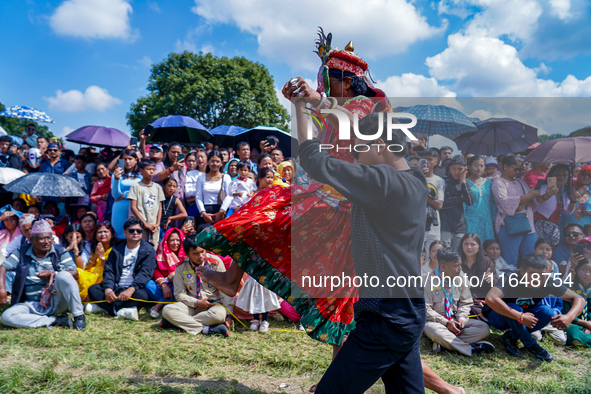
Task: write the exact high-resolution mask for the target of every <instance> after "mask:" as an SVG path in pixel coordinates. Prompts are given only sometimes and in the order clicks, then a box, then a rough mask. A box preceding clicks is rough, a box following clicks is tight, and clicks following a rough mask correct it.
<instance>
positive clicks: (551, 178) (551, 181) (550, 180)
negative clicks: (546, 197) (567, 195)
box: [546, 176, 556, 189]
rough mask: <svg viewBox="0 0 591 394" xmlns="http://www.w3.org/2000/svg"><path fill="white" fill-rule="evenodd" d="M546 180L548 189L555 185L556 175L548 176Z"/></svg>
mask: <svg viewBox="0 0 591 394" xmlns="http://www.w3.org/2000/svg"><path fill="white" fill-rule="evenodd" d="M546 181H547V182H548V189H549V188H551V187H556V177H555V176H549V177H548V178H547V179H546Z"/></svg>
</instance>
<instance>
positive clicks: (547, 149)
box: [525, 137, 591, 164]
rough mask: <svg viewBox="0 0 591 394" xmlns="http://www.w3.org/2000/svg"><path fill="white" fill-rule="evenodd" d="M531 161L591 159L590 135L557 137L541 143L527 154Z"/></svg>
mask: <svg viewBox="0 0 591 394" xmlns="http://www.w3.org/2000/svg"><path fill="white" fill-rule="evenodd" d="M525 160H527V161H531V162H533V163H573V164H575V163H578V162H586V161H591V137H571V138H557V139H555V140H550V141H546V142H544V143H542V144H541V145H540V146H538V147H537V148H536V149H534V150H533V151H532V152H531V153H530V154H529V155H527V157H526V159H525Z"/></svg>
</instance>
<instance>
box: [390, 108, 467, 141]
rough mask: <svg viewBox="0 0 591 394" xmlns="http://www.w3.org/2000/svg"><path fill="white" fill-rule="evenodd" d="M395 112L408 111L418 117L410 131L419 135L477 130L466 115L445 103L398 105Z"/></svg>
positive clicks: (445, 134)
mask: <svg viewBox="0 0 591 394" xmlns="http://www.w3.org/2000/svg"><path fill="white" fill-rule="evenodd" d="M394 112H408V113H410V114H413V115H414V116H416V118H417V125H416V126H415V127H413V128H412V129H410V131H411V132H412V133H413V134H414V135H415V136H417V137H424V136H428V135H433V134H439V135H444V136H446V137H450V136H457V135H459V134H462V133H466V132H469V131H476V126H474V123H472V121H471V120H470V119H468V117H466V115H464V114H463V113H461V112H460V111H458V110H457V109H454V108H450V107H446V106H445V105H413V106H412V107H398V108H396V109H395V110H394Z"/></svg>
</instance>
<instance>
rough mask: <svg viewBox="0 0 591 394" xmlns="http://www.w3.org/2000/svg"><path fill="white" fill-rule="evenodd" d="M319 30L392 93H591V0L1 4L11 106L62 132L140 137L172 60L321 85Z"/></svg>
mask: <svg viewBox="0 0 591 394" xmlns="http://www.w3.org/2000/svg"><path fill="white" fill-rule="evenodd" d="M361 5H363V7H362V6H361ZM319 25H321V26H323V27H324V29H325V31H327V32H328V31H331V32H332V33H333V45H336V46H338V47H341V48H342V47H344V46H345V44H346V43H347V42H348V41H349V40H353V43H354V46H355V52H356V53H357V54H358V55H359V56H361V57H363V58H364V59H366V60H367V61H368V62H369V63H370V67H371V73H372V76H373V78H374V79H376V80H377V81H378V86H379V87H381V88H383V89H384V90H385V91H386V93H387V94H388V95H390V96H398V97H420V96H423V97H448V98H451V101H455V102H456V104H457V105H456V106H457V107H459V108H462V105H461V103H458V101H457V100H453V97H464V96H468V97H469V96H474V97H590V96H591V77H590V74H591V71H590V70H591V68H590V67H589V64H591V41H590V40H589V39H588V37H591V5H590V3H589V2H588V1H582V0H544V1H543V0H515V1H512V0H441V1H439V0H436V1H410V0H366V1H364V2H357V1H355V2H353V1H349V2H343V1H340V2H339V1H332V0H331V1H312V0H301V1H298V2H288V1H276V0H217V1H209V0H168V1H163V0H153V1H140V0H134V1H126V0H67V1H63V0H62V1H57V0H53V1H31V0H27V1H4V2H1V3H0V26H1V27H0V42H2V47H3V48H2V49H3V51H2V52H3V53H2V60H1V61H0V75H1V78H0V101H1V102H2V103H4V105H6V106H12V105H29V106H33V107H36V108H39V109H42V110H44V111H46V112H47V113H48V114H49V115H50V116H51V117H53V119H54V120H55V121H56V123H55V124H52V125H50V128H51V129H52V131H53V132H54V133H55V134H56V135H59V136H63V135H64V134H66V133H67V132H69V131H71V130H73V129H76V128H78V127H81V126H84V125H88V124H97V125H105V126H110V127H116V128H119V129H121V130H123V131H126V132H129V128H128V126H127V124H126V120H125V114H126V113H127V111H128V110H129V107H130V105H131V103H133V102H134V101H135V100H137V98H138V97H140V96H143V95H145V94H146V86H147V80H148V77H149V75H150V65H151V64H152V63H155V62H160V61H162V60H163V59H164V58H165V57H166V56H167V55H168V54H169V53H171V52H179V51H183V50H191V51H197V52H198V51H203V52H211V53H213V54H214V55H216V56H229V57H232V56H237V55H239V56H245V57H247V58H249V59H251V60H254V61H258V62H261V63H262V64H264V65H266V66H267V67H268V69H269V70H270V72H271V74H272V75H273V77H274V79H275V84H276V86H277V87H280V86H282V85H283V83H284V82H285V81H286V80H288V79H289V78H290V77H291V76H295V75H301V76H303V77H304V78H307V79H309V80H312V79H314V78H315V75H316V72H315V70H316V69H317V67H318V65H319V62H318V59H317V57H316V55H314V54H313V53H312V50H313V49H314V47H313V41H314V39H315V33H316V27H317V26H319ZM284 104H285V102H284ZM488 109H489V110H490V108H488ZM492 111H493V112H492V113H491V114H492V115H498V114H496V113H494V110H492ZM505 112H506V111H505ZM503 115H506V113H503ZM513 115H515V114H513ZM580 122H585V121H584V120H579V123H580ZM579 123H573V124H568V125H567V126H558V123H556V124H552V123H551V122H550V123H545V128H544V131H545V132H551V133H552V132H568V131H572V130H571V129H569V127H571V128H572V127H575V128H576V127H577V126H579V125H580V126H583V125H584V124H579ZM588 123H589V124H591V122H588Z"/></svg>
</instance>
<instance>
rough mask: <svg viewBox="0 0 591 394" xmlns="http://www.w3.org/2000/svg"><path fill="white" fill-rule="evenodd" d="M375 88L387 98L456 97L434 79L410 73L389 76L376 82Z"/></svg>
mask: <svg viewBox="0 0 591 394" xmlns="http://www.w3.org/2000/svg"><path fill="white" fill-rule="evenodd" d="M376 86H377V87H379V88H380V89H382V90H383V91H384V92H386V95H387V96H388V97H456V94H455V93H454V92H452V91H451V90H449V89H448V88H446V87H445V86H441V85H439V83H438V82H437V80H436V79H435V78H427V77H425V76H423V75H417V74H412V73H404V74H402V75H400V76H397V75H393V76H390V77H388V78H386V80H385V81H383V82H381V81H378V82H377V83H376Z"/></svg>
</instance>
